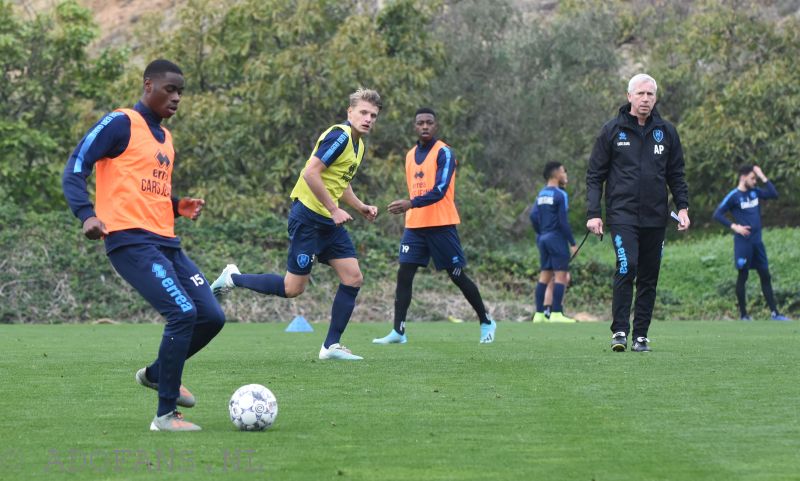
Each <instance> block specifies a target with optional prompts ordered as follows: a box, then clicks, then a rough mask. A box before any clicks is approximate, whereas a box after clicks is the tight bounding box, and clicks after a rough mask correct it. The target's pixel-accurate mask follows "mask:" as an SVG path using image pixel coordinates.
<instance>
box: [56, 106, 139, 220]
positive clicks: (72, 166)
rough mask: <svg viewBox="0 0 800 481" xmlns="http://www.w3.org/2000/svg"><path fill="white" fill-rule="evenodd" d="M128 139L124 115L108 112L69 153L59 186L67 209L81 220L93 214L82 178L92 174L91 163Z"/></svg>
mask: <svg viewBox="0 0 800 481" xmlns="http://www.w3.org/2000/svg"><path fill="white" fill-rule="evenodd" d="M130 138H131V121H130V119H129V118H128V116H127V115H125V114H124V113H122V112H111V113H110V114H108V115H106V116H105V117H103V119H102V120H100V121H99V122H97V123H96V124H95V125H94V127H92V128H91V130H89V132H87V133H86V135H85V136H84V137H83V139H82V140H81V141H80V143H79V144H78V146H77V147H75V150H74V151H73V152H72V155H70V157H69V160H68V161H67V165H66V167H64V174H63V176H62V177H61V188H62V189H63V191H64V197H65V198H66V199H67V204H69V208H70V209H71V210H72V213H73V214H75V217H77V218H78V219H80V221H81V222H84V221H86V219H88V218H89V217H94V216H95V215H96V214H95V211H94V205H93V204H92V201H91V199H90V198H89V191H88V190H87V189H86V183H87V180H86V179H87V178H88V177H89V176H90V175H92V170H93V169H94V164H95V162H97V161H98V160H100V159H102V158H104V157H109V158H114V157H118V156H119V155H120V154H122V153H123V152H125V149H127V148H128V142H129V141H130Z"/></svg>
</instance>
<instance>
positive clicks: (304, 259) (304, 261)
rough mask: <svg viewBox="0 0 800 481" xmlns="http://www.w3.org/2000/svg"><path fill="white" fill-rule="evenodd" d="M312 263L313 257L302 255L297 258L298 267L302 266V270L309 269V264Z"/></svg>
mask: <svg viewBox="0 0 800 481" xmlns="http://www.w3.org/2000/svg"><path fill="white" fill-rule="evenodd" d="M310 262H311V257H309V255H308V254H300V255H298V256H297V265H298V266H300V268H301V269H305V268H306V267H308V264H309V263H310Z"/></svg>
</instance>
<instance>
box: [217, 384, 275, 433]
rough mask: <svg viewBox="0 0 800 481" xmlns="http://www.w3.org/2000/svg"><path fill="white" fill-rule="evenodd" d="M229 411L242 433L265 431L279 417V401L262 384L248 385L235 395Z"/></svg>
mask: <svg viewBox="0 0 800 481" xmlns="http://www.w3.org/2000/svg"><path fill="white" fill-rule="evenodd" d="M228 411H229V412H230V414H231V421H233V424H235V425H236V427H237V428H239V429H241V430H242V431H263V430H264V429H267V428H268V427H270V426H272V423H274V422H275V418H276V417H277V416H278V400H277V399H275V395H274V394H272V391H270V390H269V389H267V388H265V387H264V386H262V385H261V384H247V385H245V386H242V387H240V388H239V389H237V390H236V392H235V393H233V396H231V400H230V402H229V403H228Z"/></svg>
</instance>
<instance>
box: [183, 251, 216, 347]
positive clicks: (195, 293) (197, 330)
mask: <svg viewBox="0 0 800 481" xmlns="http://www.w3.org/2000/svg"><path fill="white" fill-rule="evenodd" d="M173 266H174V267H175V271H176V273H177V274H178V278H179V279H180V282H181V285H183V286H184V287H185V289H186V293H187V294H188V295H189V298H190V299H191V300H192V302H194V306H195V308H196V309H197V321H196V322H195V325H194V331H193V332H192V341H191V343H190V344H189V351H188V352H187V354H186V359H189V358H190V357H192V356H193V355H195V354H196V353H197V352H198V351H200V350H201V349H202V348H204V347H205V346H206V345H208V343H209V342H211V340H212V339H214V337H216V335H217V334H219V332H220V331H221V330H222V327H223V326H224V325H225V313H224V312H223V311H222V307H221V306H220V305H219V301H217V299H216V298H215V297H214V294H213V293H212V291H211V288H210V286H209V284H208V280H207V279H206V278H205V276H204V275H203V273H202V272H200V269H198V267H197V265H195V263H194V262H193V261H192V260H191V259H189V257H188V256H187V255H186V254H185V253H184V252H183V251H182V250H180V251H178V252H176V253H175V257H174V259H173Z"/></svg>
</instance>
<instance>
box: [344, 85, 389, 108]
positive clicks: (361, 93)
mask: <svg viewBox="0 0 800 481" xmlns="http://www.w3.org/2000/svg"><path fill="white" fill-rule="evenodd" d="M361 100H364V101H366V102H369V103H371V104H372V105H374V106H376V107H378V110H380V109H381V108H382V107H383V103H382V102H381V96H380V95H379V94H378V92H376V91H374V90H372V89H365V88H364V87H359V88H358V90H356V91H355V92H353V93H351V94H350V106H351V107H355V106H356V104H357V103H358V102H359V101H361Z"/></svg>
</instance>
